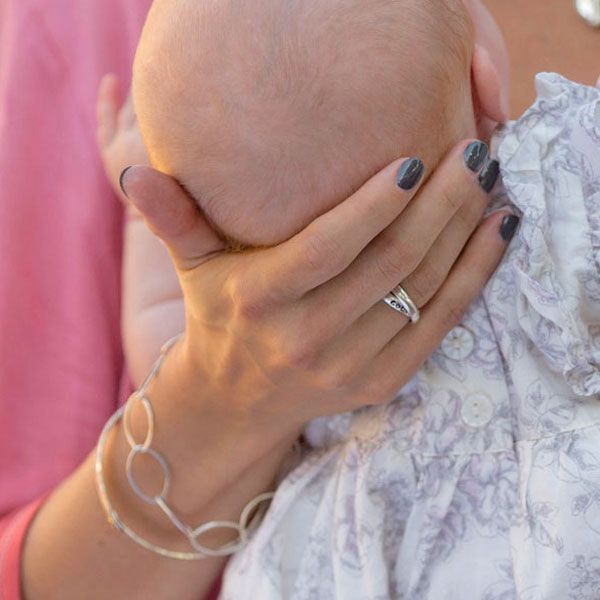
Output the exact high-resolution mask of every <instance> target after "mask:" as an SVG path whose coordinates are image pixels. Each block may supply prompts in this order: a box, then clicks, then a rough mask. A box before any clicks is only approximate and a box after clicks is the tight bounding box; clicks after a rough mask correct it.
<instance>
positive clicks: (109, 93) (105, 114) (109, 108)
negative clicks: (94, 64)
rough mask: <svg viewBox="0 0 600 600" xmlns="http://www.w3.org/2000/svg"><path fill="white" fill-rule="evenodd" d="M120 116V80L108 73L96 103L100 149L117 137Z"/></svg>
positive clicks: (99, 90)
mask: <svg viewBox="0 0 600 600" xmlns="http://www.w3.org/2000/svg"><path fill="white" fill-rule="evenodd" d="M118 116H119V79H118V77H117V76H116V75H114V74H112V73H108V74H107V75H105V76H104V77H103V78H102V81H101V82H100V87H99V88H98V99H97V102H96V120H97V130H96V131H97V138H98V145H99V146H100V149H101V150H102V149H104V148H106V147H107V146H108V145H109V144H110V142H111V141H112V140H113V138H114V137H115V134H116V131H117V120H118Z"/></svg>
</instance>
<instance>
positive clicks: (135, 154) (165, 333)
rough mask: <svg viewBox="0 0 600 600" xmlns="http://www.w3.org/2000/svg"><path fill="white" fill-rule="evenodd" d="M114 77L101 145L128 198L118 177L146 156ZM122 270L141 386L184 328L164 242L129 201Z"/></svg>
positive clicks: (105, 87) (102, 104)
mask: <svg viewBox="0 0 600 600" xmlns="http://www.w3.org/2000/svg"><path fill="white" fill-rule="evenodd" d="M118 88H119V84H118V80H117V79H116V77H114V76H112V75H108V76H106V77H105V78H104V79H103V81H102V84H101V85H100V91H99V94H98V145H99V147H100V152H101V154H102V160H103V162H104V166H105V169H106V173H107V175H108V178H109V180H110V182H111V184H112V186H113V188H114V189H115V192H116V193H117V194H118V195H119V196H120V197H121V198H122V199H123V200H124V201H126V199H125V197H124V196H123V194H122V192H121V189H120V186H119V177H120V175H121V172H122V171H123V169H124V168H126V167H127V166H129V165H133V164H147V163H148V158H147V155H146V151H145V149H144V145H143V142H142V138H141V135H140V133H139V129H138V126H137V120H136V118H135V113H134V111H133V104H132V102H131V95H129V97H128V98H127V100H126V101H125V103H124V104H123V106H122V107H120V105H119V99H118V98H119V89H118ZM127 211H128V212H127V221H126V224H125V232H124V249H123V272H122V286H123V288H122V309H121V319H122V325H121V328H122V336H123V348H124V351H125V357H126V360H127V366H128V369H129V375H130V377H131V379H132V381H133V383H134V385H136V386H138V385H139V384H140V383H141V382H142V380H143V379H144V378H145V377H146V375H147V373H148V371H149V369H150V367H151V366H152V364H153V363H154V361H155V360H156V357H157V356H158V353H159V351H160V347H161V346H162V344H163V343H164V342H165V341H167V340H168V339H170V338H171V337H173V336H175V335H177V334H178V333H180V332H181V331H183V329H184V307H183V298H182V294H181V289H180V287H179V282H178V280H177V276H176V274H175V269H174V267H173V264H172V262H171V259H170V257H169V254H168V252H167V250H166V249H165V247H164V246H163V244H162V242H161V241H160V240H159V239H158V238H157V237H156V236H155V235H154V234H153V233H152V232H150V230H149V229H148V228H147V227H146V224H145V223H144V221H143V220H142V219H141V218H139V216H138V215H137V214H136V212H135V211H134V210H133V209H132V208H131V207H130V206H128V209H127Z"/></svg>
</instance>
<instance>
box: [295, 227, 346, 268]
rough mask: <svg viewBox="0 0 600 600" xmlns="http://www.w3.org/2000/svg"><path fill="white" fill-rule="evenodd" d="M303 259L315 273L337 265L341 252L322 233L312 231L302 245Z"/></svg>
mask: <svg viewBox="0 0 600 600" xmlns="http://www.w3.org/2000/svg"><path fill="white" fill-rule="evenodd" d="M304 258H305V260H306V262H307V264H308V265H309V267H310V268H311V269H313V270H316V271H317V272H320V271H322V270H324V269H328V268H330V267H332V266H335V265H338V264H339V263H340V261H341V259H342V251H341V248H340V246H339V244H338V243H337V242H336V241H335V239H334V238H333V237H331V236H329V235H327V234H326V233H324V232H322V231H320V230H319V231H313V232H312V233H311V234H310V235H309V236H308V237H307V238H306V241H305V243H304Z"/></svg>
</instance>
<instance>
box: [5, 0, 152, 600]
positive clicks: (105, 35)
mask: <svg viewBox="0 0 600 600" xmlns="http://www.w3.org/2000/svg"><path fill="white" fill-rule="evenodd" d="M149 5H150V0H76V1H74V0H0V140H1V142H0V517H1V516H2V515H4V518H3V519H1V520H0V600H19V597H20V592H19V587H20V586H19V569H20V565H19V562H20V548H21V545H22V540H23V536H24V534H25V532H26V530H27V527H28V524H29V522H30V521H31V518H32V517H33V515H34V514H35V510H36V508H37V507H38V505H39V504H40V503H41V499H43V497H44V495H45V494H46V493H47V492H48V491H49V490H51V489H52V488H53V487H55V486H56V485H57V484H58V483H59V482H61V481H62V480H63V479H65V478H66V477H67V476H68V475H69V474H70V473H71V472H72V471H73V470H74V468H75V467H76V466H77V465H78V464H79V463H80V462H81V461H82V459H83V458H84V457H85V456H86V455H87V453H88V452H89V451H90V450H91V449H92V448H93V446H94V445H95V443H96V440H97V437H98V434H99V431H100V429H101V427H102V425H103V423H104V422H105V421H106V419H107V418H108V416H109V415H110V414H111V413H112V411H113V410H114V409H115V407H116V406H117V404H118V402H119V400H120V397H119V390H120V386H121V380H122V373H123V359H122V353H121V344H120V333H119V309H120V306H119V305H120V260H121V234H122V219H123V211H122V208H121V206H120V204H119V202H118V201H117V199H116V198H115V196H114V194H113V193H112V192H111V190H110V188H109V185H108V184H107V182H106V179H105V176H104V173H103V170H102V165H101V163H100V160H99V157H98V153H97V151H96V143H95V99H96V91H97V87H98V83H99V80H100V77H101V76H102V75H103V74H104V73H106V72H108V71H112V72H116V73H117V74H118V75H119V76H120V77H121V78H122V79H123V80H124V81H126V82H128V81H129V71H130V64H131V60H132V56H133V51H134V48H135V44H136V41H137V39H138V36H139V31H140V29H141V26H142V23H143V19H144V17H145V14H146V12H147V10H148V7H149Z"/></svg>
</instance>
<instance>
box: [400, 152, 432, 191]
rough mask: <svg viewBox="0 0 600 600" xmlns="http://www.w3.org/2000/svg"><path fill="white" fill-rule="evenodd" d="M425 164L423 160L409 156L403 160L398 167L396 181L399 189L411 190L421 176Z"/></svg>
mask: <svg viewBox="0 0 600 600" xmlns="http://www.w3.org/2000/svg"><path fill="white" fill-rule="evenodd" d="M424 169H425V166H424V165H423V161H421V160H420V159H418V158H409V159H407V160H405V161H404V162H403V163H402V164H401V165H400V168H399V169H398V174H397V175H396V183H397V185H398V187H399V188H400V189H401V190H405V191H408V190H412V189H413V188H414V187H415V186H416V185H417V183H419V181H420V180H421V177H422V176H423V171H424Z"/></svg>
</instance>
